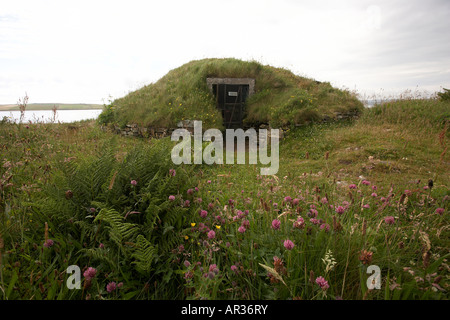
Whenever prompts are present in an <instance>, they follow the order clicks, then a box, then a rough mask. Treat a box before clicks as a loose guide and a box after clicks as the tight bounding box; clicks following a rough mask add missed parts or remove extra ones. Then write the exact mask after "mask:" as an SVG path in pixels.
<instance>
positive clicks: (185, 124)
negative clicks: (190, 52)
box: [114, 113, 358, 139]
mask: <svg viewBox="0 0 450 320" xmlns="http://www.w3.org/2000/svg"><path fill="white" fill-rule="evenodd" d="M357 117H358V114H356V113H336V114H335V117H334V118H331V117H329V116H326V117H324V118H323V119H322V122H329V121H333V120H346V119H355V118H357ZM177 125H178V128H158V127H139V126H138V125H137V124H129V125H126V126H125V128H120V127H118V126H115V127H114V132H115V133H117V134H121V135H122V136H132V137H146V138H163V137H170V136H171V135H172V132H173V131H174V130H176V129H187V130H188V131H189V132H191V134H193V133H194V121H193V120H183V121H180V122H179V123H178V124H177ZM304 125H307V124H299V125H295V126H296V127H301V126H304ZM249 128H250V127H249ZM249 128H243V129H244V130H247V129H249ZM255 129H256V131H257V132H258V129H267V130H269V132H270V129H271V128H270V126H269V124H261V125H259V126H258V128H255ZM287 130H289V128H281V129H280V139H282V138H283V136H284V132H286V131H287Z"/></svg>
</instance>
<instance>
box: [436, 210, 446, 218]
mask: <svg viewBox="0 0 450 320" xmlns="http://www.w3.org/2000/svg"><path fill="white" fill-rule="evenodd" d="M444 212H445V210H444V208H437V209H436V213H437V214H439V215H441V216H442V214H443V213H444Z"/></svg>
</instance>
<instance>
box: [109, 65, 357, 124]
mask: <svg viewBox="0 0 450 320" xmlns="http://www.w3.org/2000/svg"><path fill="white" fill-rule="evenodd" d="M208 77H219V78H254V79H255V94H254V95H253V96H251V97H250V98H249V99H248V101H247V103H246V109H245V119H244V123H245V124H246V125H249V126H252V125H258V124H260V123H270V124H271V125H272V126H273V127H280V126H284V127H288V126H290V125H296V124H304V123H307V122H311V121H317V120H322V118H325V117H328V118H330V119H333V118H335V117H336V113H337V112H341V113H348V112H353V113H358V112H360V111H361V110H362V103H361V102H360V101H359V100H358V99H356V97H355V96H354V95H353V94H352V93H350V92H348V91H343V90H338V89H336V88H333V87H332V86H331V85H330V84H329V83H327V82H323V83H318V82H316V81H315V80H313V79H308V78H304V77H300V76H296V75H294V74H293V73H292V72H290V71H289V70H286V69H281V68H274V67H271V66H264V65H262V64H260V63H258V62H255V61H251V62H247V61H241V60H237V59H204V60H197V61H191V62H189V63H187V64H185V65H183V66H181V67H179V68H176V69H174V70H172V71H170V72H169V73H167V74H166V75H165V76H164V77H162V78H161V79H160V80H158V81H157V82H155V83H152V84H149V85H147V86H144V87H143V88H141V89H139V90H136V91H134V92H131V93H129V94H128V95H126V96H125V97H123V98H119V99H117V100H115V101H113V102H112V103H111V105H109V106H107V108H106V109H105V111H104V115H103V116H102V117H104V118H105V119H104V122H110V123H116V124H119V125H121V126H124V125H126V124H131V123H136V124H138V125H140V126H144V127H145V126H154V127H176V124H177V123H178V122H179V121H180V120H184V119H190V120H202V121H203V127H204V128H205V129H207V128H222V117H221V115H220V113H219V112H218V110H217V108H216V105H215V99H214V96H213V94H212V93H211V92H210V91H209V89H208V88H207V84H206V78H208Z"/></svg>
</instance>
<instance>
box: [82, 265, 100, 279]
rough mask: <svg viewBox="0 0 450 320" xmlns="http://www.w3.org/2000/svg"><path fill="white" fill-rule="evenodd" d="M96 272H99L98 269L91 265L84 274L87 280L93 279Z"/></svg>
mask: <svg viewBox="0 0 450 320" xmlns="http://www.w3.org/2000/svg"><path fill="white" fill-rule="evenodd" d="M96 274H97V269H95V268H92V267H89V268H87V269H86V271H85V272H84V273H83V276H84V277H85V278H86V280H91V279H92V278H94V277H95V275H96Z"/></svg>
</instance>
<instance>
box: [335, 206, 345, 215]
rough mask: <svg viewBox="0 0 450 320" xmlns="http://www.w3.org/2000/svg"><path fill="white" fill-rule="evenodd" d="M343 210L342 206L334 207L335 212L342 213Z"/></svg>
mask: <svg viewBox="0 0 450 320" xmlns="http://www.w3.org/2000/svg"><path fill="white" fill-rule="evenodd" d="M344 211H345V209H344V207H343V206H338V207H337V208H336V212H337V213H339V214H343V213H344Z"/></svg>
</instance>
